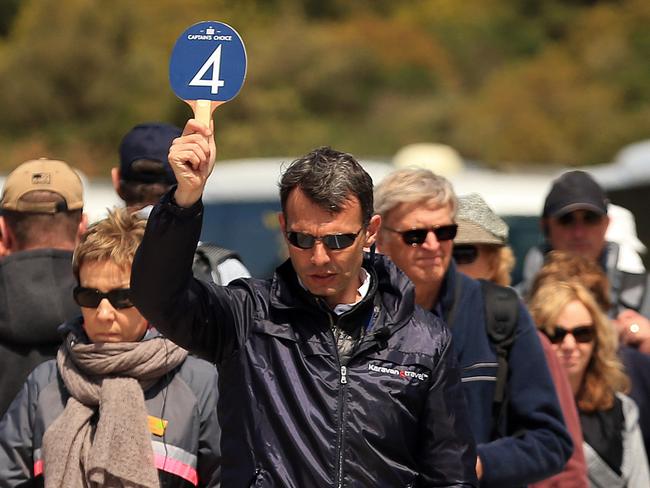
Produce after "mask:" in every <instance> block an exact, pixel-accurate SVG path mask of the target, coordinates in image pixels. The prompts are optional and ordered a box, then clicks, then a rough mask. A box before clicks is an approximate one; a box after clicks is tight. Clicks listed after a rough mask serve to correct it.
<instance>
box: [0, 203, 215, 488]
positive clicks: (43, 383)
mask: <svg viewBox="0 0 650 488" xmlns="http://www.w3.org/2000/svg"><path fill="white" fill-rule="evenodd" d="M144 227H145V223H144V221H143V220H141V219H139V218H138V217H136V216H135V215H132V214H129V213H128V212H127V211H126V210H115V211H114V212H112V213H110V215H109V216H108V218H106V219H104V220H102V221H100V222H98V223H96V224H95V225H93V226H91V227H90V228H89V230H88V232H87V233H86V234H85V235H84V236H83V237H82V239H81V241H80V243H79V244H78V246H77V248H76V250H75V254H74V259H73V267H74V272H75V275H76V277H77V280H78V283H79V286H78V287H77V288H75V290H74V297H75V300H76V302H77V303H78V304H79V306H80V307H81V311H82V316H81V317H80V318H79V319H78V320H76V321H74V322H71V323H66V324H64V325H63V326H61V328H60V330H61V332H62V333H63V334H64V341H63V344H62V346H61V348H60V349H59V352H58V356H57V359H56V360H55V361H49V362H46V363H44V364H42V365H40V366H39V367H37V368H36V369H35V370H34V371H33V372H32V374H31V375H30V376H29V378H28V379H27V381H26V383H25V385H24V387H23V389H22V391H21V392H20V393H19V394H18V396H17V397H16V398H15V399H14V401H13V403H12V404H11V406H10V408H9V410H8V411H7V413H6V414H5V416H4V417H3V419H2V420H1V421H0V487H16V486H24V485H29V486H31V484H32V483H36V484H38V485H41V484H44V486H45V487H47V488H49V487H52V488H55V487H56V488H59V487H160V486H165V487H184V486H201V487H214V486H219V471H220V470H219V461H220V450H219V442H220V429H219V425H218V421H217V412H216V404H217V374H216V369H215V368H214V366H212V365H211V364H209V363H207V362H205V361H203V360H200V359H196V358H193V357H188V355H187V352H186V351H185V350H183V349H181V348H180V347H178V346H176V345H175V344H174V343H172V342H171V341H168V340H167V339H165V338H164V337H162V336H161V335H160V334H159V333H158V332H157V331H156V330H155V329H154V328H153V327H151V325H150V324H148V323H147V321H146V319H145V318H144V317H142V315H141V314H140V312H139V311H138V310H137V309H136V308H135V307H134V306H133V304H132V303H131V300H130V290H129V280H130V275H131V263H132V261H133V256H134V255H135V251H136V249H137V247H138V245H139V243H140V241H141V239H142V235H143V233H144ZM27 325H28V324H26V326H27ZM39 478H41V479H40V480H39Z"/></svg>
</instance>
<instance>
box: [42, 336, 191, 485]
mask: <svg viewBox="0 0 650 488" xmlns="http://www.w3.org/2000/svg"><path fill="white" fill-rule="evenodd" d="M186 357H187V351H185V350H184V349H182V348H180V347H178V346H177V345H175V344H174V343H172V342H170V341H168V340H167V339H165V338H163V337H156V338H153V339H149V340H146V341H142V342H120V343H98V344H86V343H83V342H79V341H78V339H77V337H76V336H75V334H74V333H70V334H68V336H67V337H66V339H65V341H64V342H63V345H62V346H61V348H60V349H59V352H58V354H57V366H58V369H59V373H60V374H61V377H62V378H63V382H64V384H65V386H66V388H67V390H68V392H70V395H71V396H70V398H69V399H68V401H67V403H66V406H65V409H64V410H63V413H62V414H61V415H60V416H59V417H58V418H57V419H56V420H55V421H54V422H53V423H52V424H51V425H50V427H49V428H48V429H47V430H46V432H45V435H44V436H43V462H44V481H45V487H46V488H60V487H63V486H66V487H68V486H69V487H100V486H101V487H129V488H131V487H133V488H136V487H137V488H140V487H145V488H149V487H151V488H153V487H155V488H158V487H159V481H158V473H157V470H156V468H155V465H154V460H153V450H152V448H151V436H150V434H149V432H148V430H147V410H146V408H145V404H144V394H143V390H146V389H147V388H149V387H151V386H153V385H154V384H155V383H156V382H157V381H158V379H159V378H161V377H162V376H163V375H164V374H166V373H168V372H169V371H172V370H173V369H174V368H176V367H177V366H179V365H180V364H181V363H182V362H183V361H184V360H185V358H186Z"/></svg>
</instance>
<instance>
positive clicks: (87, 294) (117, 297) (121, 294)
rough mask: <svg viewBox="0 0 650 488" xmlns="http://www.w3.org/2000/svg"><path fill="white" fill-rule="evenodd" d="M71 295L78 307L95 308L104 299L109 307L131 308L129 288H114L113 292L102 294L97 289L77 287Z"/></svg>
mask: <svg viewBox="0 0 650 488" xmlns="http://www.w3.org/2000/svg"><path fill="white" fill-rule="evenodd" d="M72 294H73V296H74V301H75V302H77V305H79V306H80V307H85V308H97V307H99V304H100V303H101V301H102V300H103V299H104V298H107V299H108V301H109V302H110V303H111V305H112V306H113V307H114V308H117V309H120V308H130V307H133V302H132V301H131V289H130V288H116V289H114V290H109V291H107V292H103V291H100V290H98V289H97V288H85V287H83V286H77V287H75V289H74V290H73V292H72Z"/></svg>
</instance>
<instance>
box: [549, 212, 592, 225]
mask: <svg viewBox="0 0 650 488" xmlns="http://www.w3.org/2000/svg"><path fill="white" fill-rule="evenodd" d="M578 215H580V214H579V213H578V212H577V211H576V212H569V213H567V214H564V215H562V216H561V217H558V218H557V222H558V224H560V225H561V226H562V227H572V226H574V225H576V224H577V223H578V222H579V221H580V222H582V224H583V225H588V226H594V225H598V224H600V222H601V221H602V220H603V216H602V215H601V214H599V213H597V212H592V211H591V210H585V211H583V213H582V219H580V218H579V217H578Z"/></svg>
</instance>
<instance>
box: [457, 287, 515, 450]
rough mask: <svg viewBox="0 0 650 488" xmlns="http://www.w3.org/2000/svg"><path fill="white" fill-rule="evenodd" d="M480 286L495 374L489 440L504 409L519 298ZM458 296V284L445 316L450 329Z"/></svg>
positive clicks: (505, 289) (500, 289)
mask: <svg viewBox="0 0 650 488" xmlns="http://www.w3.org/2000/svg"><path fill="white" fill-rule="evenodd" d="M478 281H479V282H480V283H481V292H482V293H483V302H484V304H485V331H486V332H487V335H488V337H489V338H490V341H492V344H493V345H494V348H495V349H496V353H497V364H498V366H497V374H496V384H495V387H494V398H493V399H492V438H493V439H496V438H498V437H500V435H499V425H501V423H502V421H503V419H504V417H505V414H506V411H507V406H508V395H507V394H508V391H507V388H506V387H507V384H508V355H509V354H510V347H511V346H512V343H513V342H514V340H515V329H516V328H517V322H518V321H519V296H518V295H517V292H516V291H515V290H513V289H512V288H509V287H507V286H500V285H497V284H496V283H492V282H491V281H487V280H478ZM460 294H461V280H457V281H456V289H455V290H454V304H453V305H452V307H451V310H450V311H449V314H448V315H447V324H448V325H449V327H450V328H451V327H452V326H453V321H454V318H455V315H456V314H455V312H456V307H457V306H458V302H459V299H460Z"/></svg>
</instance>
